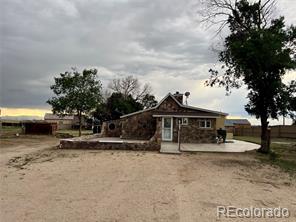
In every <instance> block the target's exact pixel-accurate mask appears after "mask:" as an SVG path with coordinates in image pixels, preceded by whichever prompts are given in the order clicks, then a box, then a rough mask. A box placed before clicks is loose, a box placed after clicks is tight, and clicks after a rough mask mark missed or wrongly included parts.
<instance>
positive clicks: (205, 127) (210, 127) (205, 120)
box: [199, 119, 212, 129]
mask: <svg viewBox="0 0 296 222" xmlns="http://www.w3.org/2000/svg"><path fill="white" fill-rule="evenodd" d="M208 121H209V122H210V126H209V127H207V122H208ZM201 122H204V123H205V126H204V127H203V126H201ZM199 128H201V129H212V120H209V119H204V120H199Z"/></svg>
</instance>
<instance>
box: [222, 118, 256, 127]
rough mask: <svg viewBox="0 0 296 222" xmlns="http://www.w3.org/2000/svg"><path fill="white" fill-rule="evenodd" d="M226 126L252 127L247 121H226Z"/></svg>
mask: <svg viewBox="0 0 296 222" xmlns="http://www.w3.org/2000/svg"><path fill="white" fill-rule="evenodd" d="M224 124H225V126H234V125H235V124H238V125H251V123H250V122H249V120H247V119H226V120H225V122H224Z"/></svg>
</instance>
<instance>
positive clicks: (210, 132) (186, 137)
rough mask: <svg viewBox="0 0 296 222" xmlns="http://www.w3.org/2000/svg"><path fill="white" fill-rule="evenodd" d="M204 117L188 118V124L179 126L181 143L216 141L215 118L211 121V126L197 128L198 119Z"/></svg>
mask: <svg viewBox="0 0 296 222" xmlns="http://www.w3.org/2000/svg"><path fill="white" fill-rule="evenodd" d="M200 120H204V119H197V118H189V119H188V125H182V126H181V135H180V140H181V143H215V142H216V129H215V128H216V127H215V125H216V119H210V120H211V121H212V128H209V129H204V128H199V121H200Z"/></svg>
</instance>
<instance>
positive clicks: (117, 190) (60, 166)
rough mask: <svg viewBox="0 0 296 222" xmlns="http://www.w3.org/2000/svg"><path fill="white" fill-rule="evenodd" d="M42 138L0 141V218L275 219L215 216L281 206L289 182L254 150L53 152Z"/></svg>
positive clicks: (294, 203)
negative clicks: (223, 210)
mask: <svg viewBox="0 0 296 222" xmlns="http://www.w3.org/2000/svg"><path fill="white" fill-rule="evenodd" d="M57 144H58V139H57V138H54V137H49V136H25V135H20V137H15V136H14V135H13V134H9V135H8V134H6V136H3V137H2V138H1V149H0V151H1V159H0V168H1V169H0V172H1V187H0V188H1V189H0V195H1V202H0V209H1V211H0V218H1V221H16V222H17V221H30V222H34V221H38V222H39V221H71V222H72V221H83V222H87V221H135V222H139V221H184V222H190V221H203V222H206V221H211V222H212V221H281V220H279V219H275V220H272V219H251V220H250V219H245V220H242V219H227V218H224V217H222V218H217V216H216V207H217V206H219V205H222V206H227V205H233V206H236V207H251V206H253V207H278V206H281V207H286V208H288V209H289V210H290V213H291V216H290V218H288V219H284V220H282V221H296V195H295V194H296V184H295V178H294V177H293V176H292V175H291V174H289V173H286V172H284V171H283V170H281V168H279V167H278V166H272V165H270V164H268V163H264V162H262V161H260V160H259V159H258V158H255V156H256V153H243V154H239V153H237V154H231V153H225V154H219V153H195V154H192V153H185V154H182V155H165V154H159V153H157V152H134V151H99V150H60V149H57V147H56V146H57Z"/></svg>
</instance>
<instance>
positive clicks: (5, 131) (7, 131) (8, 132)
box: [0, 126, 22, 138]
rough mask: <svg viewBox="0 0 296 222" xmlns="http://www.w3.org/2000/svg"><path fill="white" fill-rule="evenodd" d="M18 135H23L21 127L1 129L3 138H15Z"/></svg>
mask: <svg viewBox="0 0 296 222" xmlns="http://www.w3.org/2000/svg"><path fill="white" fill-rule="evenodd" d="M17 133H19V134H20V133H22V128H21V127H20V126H2V128H1V129H0V136H1V138H5V137H10V136H14V135H15V134H17Z"/></svg>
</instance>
